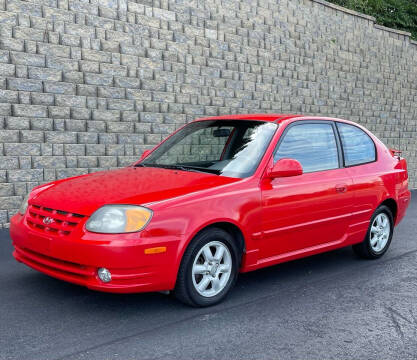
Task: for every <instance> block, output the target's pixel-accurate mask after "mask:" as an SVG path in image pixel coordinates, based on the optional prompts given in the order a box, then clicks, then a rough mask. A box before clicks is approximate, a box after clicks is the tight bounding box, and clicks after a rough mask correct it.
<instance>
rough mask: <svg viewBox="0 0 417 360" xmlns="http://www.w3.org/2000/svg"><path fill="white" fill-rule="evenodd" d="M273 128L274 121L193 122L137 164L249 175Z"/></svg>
mask: <svg viewBox="0 0 417 360" xmlns="http://www.w3.org/2000/svg"><path fill="white" fill-rule="evenodd" d="M276 129H277V125H276V124H274V123H270V122H263V121H252V120H207V121H197V122H193V123H190V124H188V125H187V126H185V127H184V128H182V129H181V130H180V131H178V132H177V133H175V134H174V135H173V136H171V137H170V138H168V139H167V140H166V141H165V142H164V143H163V144H161V145H160V146H159V147H158V148H157V149H155V150H154V151H153V152H152V153H151V154H150V155H149V156H148V157H147V158H146V159H144V160H143V161H142V162H141V163H140V164H137V165H136V166H149V167H152V166H154V167H165V168H173V169H181V170H187V171H202V172H209V173H213V174H217V175H223V176H230V177H238V178H244V177H248V176H250V175H252V174H253V173H254V172H255V170H256V168H257V166H258V164H259V161H260V160H261V158H262V156H263V154H264V152H265V150H266V148H267V147H268V145H269V142H270V141H271V139H272V136H273V135H274V133H275V130H276Z"/></svg>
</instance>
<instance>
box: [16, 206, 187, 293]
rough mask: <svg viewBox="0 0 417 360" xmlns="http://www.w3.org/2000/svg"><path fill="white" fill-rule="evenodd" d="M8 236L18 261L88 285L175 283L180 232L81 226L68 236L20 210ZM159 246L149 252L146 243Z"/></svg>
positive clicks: (153, 287) (119, 287)
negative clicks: (105, 274) (32, 221)
mask: <svg viewBox="0 0 417 360" xmlns="http://www.w3.org/2000/svg"><path fill="white" fill-rule="evenodd" d="M10 236H11V238H12V241H13V246H14V252H13V256H14V257H15V258H16V260H17V261H19V262H22V263H24V264H26V265H27V266H30V267H31V268H33V269H35V270H38V271H40V272H42V273H44V274H47V275H49V276H52V277H55V278H57V279H61V280H64V281H68V282H71V283H74V284H78V285H82V286H86V287H87V288H89V289H93V290H99V291H106V292H116V293H135V292H150V291H161V290H170V289H172V288H173V287H174V286H175V280H176V274H177V270H178V264H177V263H178V260H177V252H178V251H177V250H178V245H179V242H180V241H181V238H180V236H173V235H169V236H152V237H149V238H146V237H141V236H140V235H139V233H133V234H92V233H87V232H83V231H82V230H81V229H80V230H79V231H77V232H74V233H73V234H71V236H67V237H66V236H59V235H56V234H48V233H45V232H40V231H36V230H33V229H31V228H30V227H29V226H28V225H27V223H26V221H25V217H24V216H22V215H20V214H17V215H15V216H14V217H13V218H12V219H11V223H10ZM159 246H165V247H166V249H167V250H166V252H164V253H158V254H145V249H147V248H151V247H159ZM100 267H105V268H107V269H108V270H109V271H110V272H111V274H112V281H111V282H109V283H103V282H102V281H101V280H100V279H99V278H98V275H97V270H98V268H100Z"/></svg>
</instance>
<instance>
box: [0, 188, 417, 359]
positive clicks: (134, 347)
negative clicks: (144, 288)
mask: <svg viewBox="0 0 417 360" xmlns="http://www.w3.org/2000/svg"><path fill="white" fill-rule="evenodd" d="M0 359H23V360H32V359H40V360H47V359H71V360H76V359H100V360H107V359H182V360H186V359H256V360H258V359H320V360H323V359H378V360H381V359H402V360H405V359H417V192H416V191H414V192H413V199H412V202H411V204H410V208H409V209H408V214H407V216H406V218H405V219H404V220H403V222H402V223H401V224H400V225H399V226H398V227H397V228H396V229H395V232H394V238H393V241H392V244H391V247H390V249H389V250H388V252H387V253H386V254H385V256H384V257H383V258H381V259H379V260H373V261H370V260H362V259H359V258H357V257H356V256H355V255H354V254H353V252H352V250H351V249H350V248H344V249H340V250H337V251H333V252H330V253H325V254H321V255H316V256H313V257H309V258H305V259H302V260H297V261H293V262H289V263H286V264H281V265H277V266H274V267H270V268H267V269H263V270H259V271H255V272H252V273H247V274H242V275H241V276H240V278H239V280H238V282H237V285H236V287H235V288H234V290H233V291H232V293H231V295H230V296H229V297H228V298H227V299H226V301H225V302H223V303H222V304H219V305H217V306H215V307H211V308H205V309H194V308H189V307H186V306H185V305H182V304H181V303H179V302H177V301H175V300H174V299H173V298H172V297H170V296H166V295H163V294H159V293H156V294H132V295H116V294H105V293H98V292H93V291H90V290H88V289H85V288H83V287H79V286H76V285H71V284H68V283H65V282H62V281H59V280H56V279H53V278H50V277H48V276H46V275H43V274H41V273H38V272H36V271H34V270H32V269H30V268H28V267H26V266H25V265H23V264H19V263H17V262H16V261H15V260H14V259H13V257H12V246H11V241H10V238H9V235H8V231H7V230H0Z"/></svg>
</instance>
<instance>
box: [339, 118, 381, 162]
mask: <svg viewBox="0 0 417 360" xmlns="http://www.w3.org/2000/svg"><path fill="white" fill-rule="evenodd" d="M337 128H338V130H339V134H340V139H341V141H342V147H343V156H344V159H345V166H353V165H360V164H366V163H370V162H373V161H375V160H376V151H375V144H374V141H373V140H372V139H371V138H370V137H369V135H368V134H367V133H366V132H365V131H363V130H362V129H360V128H358V127H357V126H354V125H349V124H344V123H337Z"/></svg>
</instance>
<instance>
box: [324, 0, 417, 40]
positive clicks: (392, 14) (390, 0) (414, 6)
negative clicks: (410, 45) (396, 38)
mask: <svg viewBox="0 0 417 360" xmlns="http://www.w3.org/2000/svg"><path fill="white" fill-rule="evenodd" d="M328 1H330V2H332V3H334V4H337V5H340V6H343V7H346V8H348V9H351V10H355V11H358V12H361V13H363V14H367V15H370V16H373V17H375V18H376V22H377V23H378V24H380V25H383V26H387V27H390V28H394V29H398V30H403V31H408V32H410V33H411V34H412V38H413V39H415V40H417V0H328Z"/></svg>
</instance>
